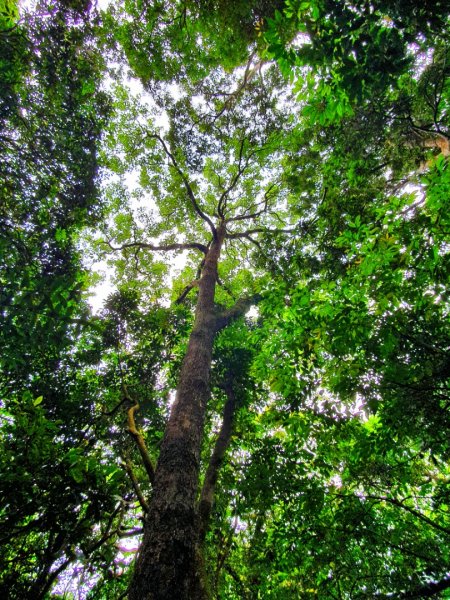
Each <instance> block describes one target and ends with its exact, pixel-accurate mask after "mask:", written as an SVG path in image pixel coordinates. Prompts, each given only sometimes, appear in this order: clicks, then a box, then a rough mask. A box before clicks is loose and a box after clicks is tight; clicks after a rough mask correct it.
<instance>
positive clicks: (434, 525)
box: [366, 495, 450, 535]
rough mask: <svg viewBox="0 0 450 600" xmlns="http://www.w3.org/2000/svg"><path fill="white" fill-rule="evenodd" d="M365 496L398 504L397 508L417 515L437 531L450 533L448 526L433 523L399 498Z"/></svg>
mask: <svg viewBox="0 0 450 600" xmlns="http://www.w3.org/2000/svg"><path fill="white" fill-rule="evenodd" d="M366 498H368V499H370V500H378V501H380V502H389V503H390V504H393V505H394V506H398V507H399V508H402V509H403V510H406V511H407V512H409V513H411V514H412V515H414V516H415V517H417V518H418V519H419V520H421V521H423V522H424V523H427V524H428V525H430V526H431V527H434V528H435V529H438V530H439V531H442V532H443V533H446V534H447V535H450V529H449V528H448V527H444V526H443V525H439V523H435V522H434V521H433V520H432V519H430V518H428V517H426V516H425V515H424V514H423V513H421V512H420V511H418V510H415V509H414V508H411V507H410V506H408V505H406V504H404V503H403V502H402V501H400V500H396V499H395V498H389V497H388V496H373V495H367V496H366Z"/></svg>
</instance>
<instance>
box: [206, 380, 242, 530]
mask: <svg viewBox="0 0 450 600" xmlns="http://www.w3.org/2000/svg"><path fill="white" fill-rule="evenodd" d="M224 390H225V393H226V395H227V401H226V402H225V406H224V409H223V419H222V427H221V428H220V432H219V435H218V437H217V439H216V443H215V446H214V450H213V452H212V454H211V458H210V460H209V464H208V468H207V470H206V474H205V481H204V483H203V487H202V491H201V494H200V501H199V513H200V539H201V540H204V538H205V535H206V532H207V529H208V524H209V519H210V516H211V510H212V507H213V503H214V494H215V490H216V483H217V478H218V476H219V469H220V467H221V466H222V463H223V461H224V458H225V452H226V450H227V448H228V446H229V444H230V440H231V434H232V431H233V420H234V414H235V412H236V396H235V394H234V390H233V388H232V386H231V384H228V385H226V386H225V387H224Z"/></svg>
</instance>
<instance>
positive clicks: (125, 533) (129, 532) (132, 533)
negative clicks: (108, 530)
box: [118, 527, 144, 538]
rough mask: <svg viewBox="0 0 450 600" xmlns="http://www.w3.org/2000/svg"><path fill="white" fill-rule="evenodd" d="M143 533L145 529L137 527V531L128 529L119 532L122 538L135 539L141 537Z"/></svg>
mask: <svg viewBox="0 0 450 600" xmlns="http://www.w3.org/2000/svg"><path fill="white" fill-rule="evenodd" d="M141 533H144V528H143V527H136V528H135V529H128V530H126V531H119V534H118V535H119V537H120V538H128V537H134V536H135V535H141Z"/></svg>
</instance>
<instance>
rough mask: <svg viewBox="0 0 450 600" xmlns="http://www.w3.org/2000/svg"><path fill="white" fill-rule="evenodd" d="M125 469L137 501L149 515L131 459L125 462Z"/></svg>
mask: <svg viewBox="0 0 450 600" xmlns="http://www.w3.org/2000/svg"><path fill="white" fill-rule="evenodd" d="M124 467H125V470H126V472H127V475H128V477H129V478H130V481H131V484H132V486H133V489H134V491H135V492H136V496H137V499H138V501H139V504H140V505H141V508H142V510H143V511H144V513H147V512H148V504H147V501H146V500H145V498H144V494H143V493H142V490H141V488H140V486H139V482H138V480H137V477H136V475H135V474H134V471H133V467H132V465H131V462H130V459H128V458H127V459H126V460H125V462H124ZM120 537H125V536H122V535H121V536H120Z"/></svg>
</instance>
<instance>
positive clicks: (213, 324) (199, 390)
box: [129, 226, 225, 600]
mask: <svg viewBox="0 0 450 600" xmlns="http://www.w3.org/2000/svg"><path fill="white" fill-rule="evenodd" d="M224 236H225V227H224V226H220V227H219V228H218V229H217V235H216V237H215V239H214V240H213V242H212V244H211V247H210V249H209V251H208V253H207V255H206V257H205V263H204V266H203V269H202V275H201V278H200V281H199V294H198V300H197V307H196V313H195V321H194V326H193V329H192V332H191V335H190V338H189V344H188V349H187V351H186V356H185V357H184V361H183V365H182V368H181V373H180V380H179V384H178V389H177V393H176V398H175V402H174V404H173V407H172V411H171V414H170V419H169V422H168V424H167V427H166V431H165V433H164V439H163V442H162V445H161V451H160V455H159V460H158V465H157V468H156V471H155V481H154V486H153V494H152V498H151V502H150V505H149V511H148V514H147V516H146V523H145V527H144V537H143V541H142V545H141V548H140V550H139V555H138V558H137V561H136V566H135V571H134V575H133V579H132V582H131V585H130V590H129V600H203V599H205V598H206V597H207V593H206V589H205V585H204V579H203V577H202V561H201V558H200V549H199V541H200V540H199V529H200V528H199V515H198V511H197V494H198V477H199V469H200V449H201V443H202V437H203V426H204V420H205V412H206V405H207V402H208V399H209V396H210V382H209V374H210V367H211V357H212V349H213V343H214V337H215V334H216V331H217V317H216V315H215V310H214V293H215V286H216V282H217V265H218V260H219V256H220V250H221V247H222V243H223V239H224Z"/></svg>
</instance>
